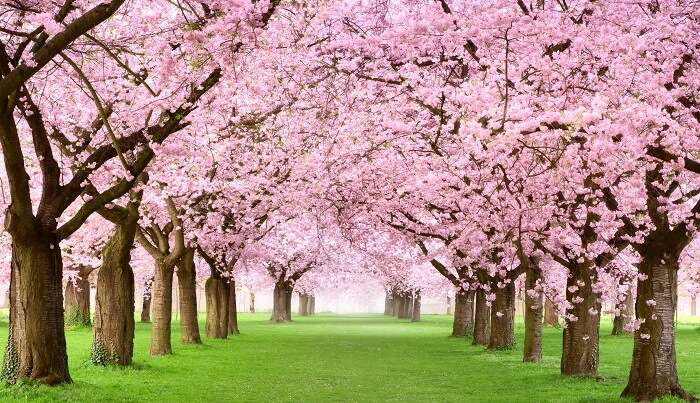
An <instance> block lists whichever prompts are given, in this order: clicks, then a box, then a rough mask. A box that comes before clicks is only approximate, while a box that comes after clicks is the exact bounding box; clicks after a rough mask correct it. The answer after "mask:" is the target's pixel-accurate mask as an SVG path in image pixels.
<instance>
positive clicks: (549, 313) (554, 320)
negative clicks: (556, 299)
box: [544, 298, 559, 328]
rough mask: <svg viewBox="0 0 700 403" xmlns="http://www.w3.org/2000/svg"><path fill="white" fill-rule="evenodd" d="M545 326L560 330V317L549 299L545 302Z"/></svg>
mask: <svg viewBox="0 0 700 403" xmlns="http://www.w3.org/2000/svg"><path fill="white" fill-rule="evenodd" d="M544 325H545V326H552V327H556V328H559V315H557V310H556V308H555V307H554V304H553V303H552V301H550V300H549V298H545V301H544Z"/></svg>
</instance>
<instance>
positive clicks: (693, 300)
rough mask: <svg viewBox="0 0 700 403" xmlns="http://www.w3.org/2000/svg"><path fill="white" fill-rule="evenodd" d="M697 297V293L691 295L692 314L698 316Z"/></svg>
mask: <svg viewBox="0 0 700 403" xmlns="http://www.w3.org/2000/svg"><path fill="white" fill-rule="evenodd" d="M697 309H698V307H697V297H696V296H695V295H691V296H690V316H697Z"/></svg>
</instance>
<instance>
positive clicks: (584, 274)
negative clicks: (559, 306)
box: [561, 263, 601, 376]
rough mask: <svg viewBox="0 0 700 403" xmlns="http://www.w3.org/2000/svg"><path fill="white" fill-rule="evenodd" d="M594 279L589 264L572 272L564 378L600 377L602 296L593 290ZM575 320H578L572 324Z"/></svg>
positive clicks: (565, 335)
mask: <svg viewBox="0 0 700 403" xmlns="http://www.w3.org/2000/svg"><path fill="white" fill-rule="evenodd" d="M594 279H595V273H594V270H593V269H592V268H591V266H590V265H589V264H587V263H582V264H577V265H575V266H573V267H571V268H570V269H569V276H568V278H567V281H566V287H567V289H566V300H567V301H569V303H570V304H571V307H570V308H569V309H567V311H566V313H567V317H566V318H565V319H566V327H565V328H564V332H563V350H562V355H561V373H562V375H573V376H596V375H597V373H598V356H599V350H598V342H599V330H600V309H601V304H600V300H599V295H597V294H596V293H594V292H593V289H592V288H591V283H592V282H593V281H594ZM572 316H573V318H576V320H571V319H572Z"/></svg>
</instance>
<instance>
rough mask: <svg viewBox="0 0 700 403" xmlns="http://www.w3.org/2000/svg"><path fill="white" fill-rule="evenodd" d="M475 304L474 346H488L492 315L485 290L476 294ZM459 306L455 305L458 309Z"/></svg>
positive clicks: (477, 291)
mask: <svg viewBox="0 0 700 403" xmlns="http://www.w3.org/2000/svg"><path fill="white" fill-rule="evenodd" d="M474 299H475V302H474V342H473V344H477V345H482V346H486V345H488V344H489V334H490V328H489V327H490V323H491V320H490V317H489V316H490V315H489V307H488V305H486V294H485V293H484V290H483V289H481V288H480V289H478V290H476V292H475V298H474ZM456 307H457V305H455V309H456Z"/></svg>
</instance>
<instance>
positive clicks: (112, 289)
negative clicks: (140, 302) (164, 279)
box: [91, 204, 150, 366]
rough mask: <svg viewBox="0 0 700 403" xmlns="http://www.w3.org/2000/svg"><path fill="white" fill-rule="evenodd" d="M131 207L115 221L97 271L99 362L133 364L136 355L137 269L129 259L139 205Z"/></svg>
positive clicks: (95, 344) (95, 342)
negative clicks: (112, 232)
mask: <svg viewBox="0 0 700 403" xmlns="http://www.w3.org/2000/svg"><path fill="white" fill-rule="evenodd" d="M128 209H129V212H128V215H127V216H126V217H125V219H124V220H122V221H121V222H118V223H116V224H115V230H114V234H113V235H112V237H111V238H110V239H109V241H108V242H107V244H106V245H105V247H104V248H103V249H102V266H101V267H100V269H99V271H98V272H97V295H96V296H95V325H94V326H93V338H92V351H91V360H92V362H93V363H94V364H96V365H106V364H113V365H122V366H125V365H130V364H131V360H132V358H133V355H134V272H133V270H132V268H131V266H130V264H129V262H130V260H131V249H132V248H133V246H134V235H135V233H136V224H137V222H138V218H139V215H138V205H133V204H130V205H129V207H128ZM148 308H150V306H148ZM148 310H149V309H147V311H148ZM141 318H142V320H143V314H142V316H141Z"/></svg>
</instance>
